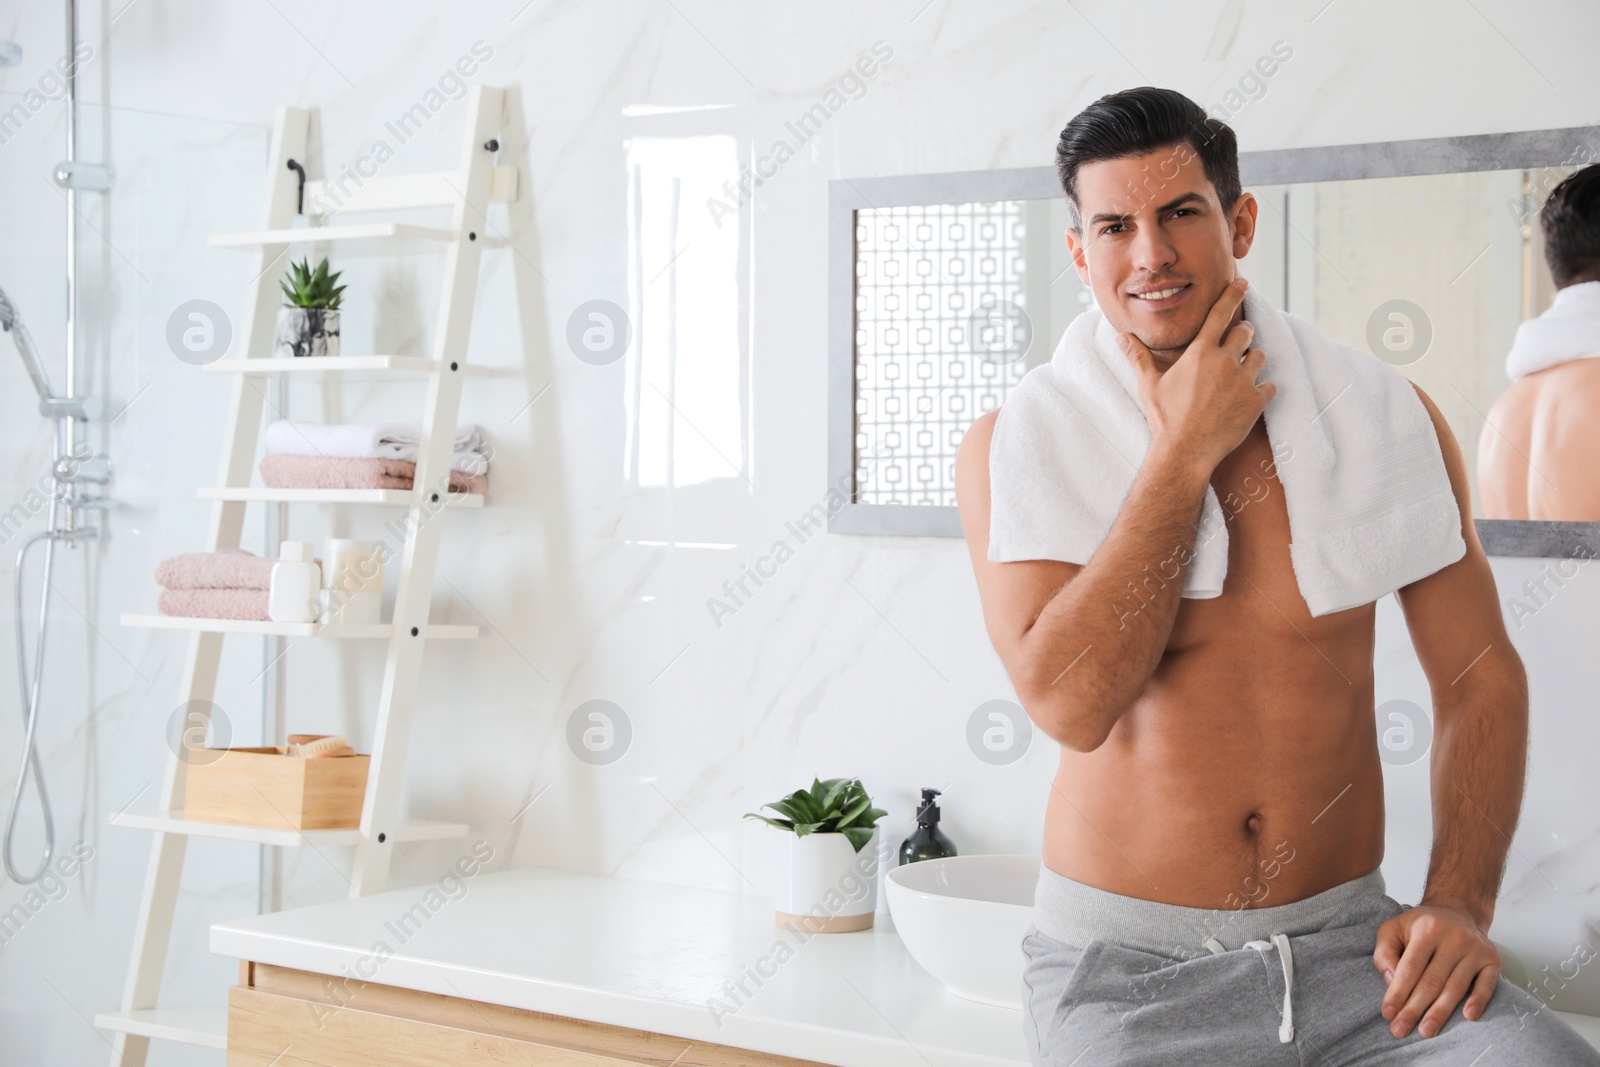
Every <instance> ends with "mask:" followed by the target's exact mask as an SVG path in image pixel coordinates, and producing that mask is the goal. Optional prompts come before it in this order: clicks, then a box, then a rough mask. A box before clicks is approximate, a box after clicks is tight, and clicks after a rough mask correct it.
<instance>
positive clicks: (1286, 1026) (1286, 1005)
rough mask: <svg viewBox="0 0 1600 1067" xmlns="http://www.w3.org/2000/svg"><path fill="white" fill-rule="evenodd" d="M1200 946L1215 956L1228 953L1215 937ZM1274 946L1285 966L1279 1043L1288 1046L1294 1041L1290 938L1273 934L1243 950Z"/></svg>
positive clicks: (1246, 943) (1207, 939)
mask: <svg viewBox="0 0 1600 1067" xmlns="http://www.w3.org/2000/svg"><path fill="white" fill-rule="evenodd" d="M1200 944H1201V945H1202V946H1203V947H1204V948H1205V950H1206V951H1207V952H1210V953H1211V954H1212V955H1213V956H1220V955H1222V954H1223V953H1224V952H1226V951H1228V950H1227V949H1225V948H1223V947H1222V942H1220V941H1218V940H1217V939H1216V938H1214V937H1208V938H1206V939H1205V940H1204V941H1202V942H1200ZM1273 945H1277V946H1278V962H1279V963H1281V964H1283V1023H1282V1024H1281V1025H1280V1026H1279V1027H1278V1043H1279V1044H1281V1045H1287V1044H1288V1043H1289V1042H1291V1041H1293V1040H1294V1001H1293V1000H1292V999H1291V997H1292V994H1293V993H1294V954H1293V953H1292V952H1290V951H1289V938H1288V935H1286V934H1273V935H1272V941H1271V942H1270V943H1269V942H1266V941H1246V942H1245V943H1244V945H1243V946H1242V947H1243V948H1253V949H1255V950H1256V951H1257V952H1265V951H1267V950H1268V949H1270V948H1271V947H1272V946H1273Z"/></svg>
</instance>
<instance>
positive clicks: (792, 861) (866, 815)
mask: <svg viewBox="0 0 1600 1067" xmlns="http://www.w3.org/2000/svg"><path fill="white" fill-rule="evenodd" d="M761 806H762V807H764V808H771V809H772V810H773V811H775V812H777V813H778V816H779V817H778V818H769V817H768V816H766V815H762V814H760V813H759V812H754V811H751V812H746V813H745V818H747V819H760V820H761V821H762V822H764V823H766V824H767V825H768V826H773V827H776V828H777V829H779V830H784V831H787V832H786V833H784V834H783V835H782V836H781V837H780V838H779V839H777V847H776V851H775V856H774V863H773V868H774V870H773V894H772V896H773V908H774V911H775V912H776V913H777V923H778V925H779V926H781V927H784V928H785V929H790V930H804V931H808V932H810V933H845V932H847V931H850V930H865V929H866V928H867V927H869V926H871V925H872V915H873V912H874V911H876V910H877V907H878V827H877V825H876V824H877V821H878V820H879V819H881V818H883V817H884V816H885V815H887V814H888V812H886V811H884V810H883V809H882V808H875V807H873V806H872V798H871V797H869V796H868V795H867V791H866V789H865V787H863V786H862V784H861V779H859V778H829V779H828V780H827V781H823V780H822V779H820V778H817V779H813V780H812V783H811V788H810V789H809V790H806V789H797V790H795V791H794V792H793V793H790V794H789V795H788V796H786V797H784V798H783V799H782V800H775V801H773V802H771V803H770V804H763V805H761Z"/></svg>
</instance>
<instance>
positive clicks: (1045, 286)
mask: <svg viewBox="0 0 1600 1067" xmlns="http://www.w3.org/2000/svg"><path fill="white" fill-rule="evenodd" d="M1597 160H1600V129H1595V128H1590V127H1576V128H1572V129H1561V130H1537V131H1530V132H1523V133H1508V134H1488V135H1483V136H1475V137H1449V138H1436V139H1430V140H1416V141H1393V142H1377V143H1372V144H1360V145H1340V146H1333V147H1325V148H1305V149H1287V150H1282V151H1273V152H1253V153H1241V154H1240V157H1239V166H1240V176H1241V178H1242V180H1243V182H1244V185H1245V188H1246V189H1248V190H1249V191H1250V192H1252V193H1254V194H1255V196H1256V198H1257V200H1258V201H1259V202H1260V212H1259V215H1258V220H1257V234H1256V240H1255V243H1254V245H1253V246H1252V248H1251V251H1250V254H1249V256H1247V257H1246V258H1245V259H1244V260H1243V261H1242V262H1241V271H1242V272H1243V273H1244V274H1245V275H1246V276H1247V277H1249V278H1250V280H1251V283H1252V285H1254V286H1256V287H1258V289H1259V290H1260V291H1262V292H1263V293H1264V294H1265V295H1266V296H1267V298H1268V299H1269V300H1271V301H1272V302H1273V303H1274V304H1275V305H1276V306H1278V307H1281V308H1283V309H1284V310H1286V311H1289V312H1291V313H1293V314H1295V315H1298V316H1299V317H1301V318H1303V319H1306V320H1308V321H1310V322H1312V323H1313V324H1315V325H1316V326H1317V327H1318V329H1320V330H1321V331H1322V332H1323V333H1324V334H1326V335H1327V336H1329V337H1332V338H1334V339H1336V340H1340V341H1343V342H1345V343H1347V344H1351V345H1355V346H1356V347H1359V348H1364V349H1366V350H1368V351H1371V352H1373V354H1374V355H1376V356H1378V357H1379V358H1382V359H1384V360H1386V361H1387V362H1389V363H1391V364H1392V365H1394V366H1395V367H1396V368H1397V369H1398V370H1400V371H1401V373H1403V374H1405V375H1406V376H1407V377H1409V378H1411V380H1413V381H1415V382H1416V383H1417V384H1418V385H1419V386H1421V387H1422V389H1424V390H1425V391H1426V392H1427V393H1428V395H1429V396H1430V397H1431V398H1432V399H1433V400H1434V402H1435V403H1436V404H1437V405H1438V406H1439V408H1440V410H1441V411H1442V412H1443V413H1444V415H1445V417H1446V420H1447V421H1448V422H1449V424H1450V426H1451V428H1452V430H1453V431H1454V432H1455V436H1456V439H1457V440H1458V441H1459V442H1460V445H1461V448H1462V452H1463V454H1464V455H1465V457H1466V460H1467V467H1468V472H1469V475H1470V477H1471V481H1472V498H1473V506H1474V520H1475V522H1476V524H1477V528H1478V534H1479V537H1480V538H1481V539H1482V541H1483V543H1484V547H1485V549H1486V550H1487V551H1488V553H1489V554H1490V555H1499V556H1548V557H1557V558H1566V557H1571V556H1574V555H1585V554H1587V555H1593V554H1596V553H1600V522H1566V521H1563V522H1548V521H1531V520H1524V519H1506V518H1497V517H1494V516H1493V515H1488V514H1485V512H1484V501H1485V493H1484V492H1483V488H1485V487H1484V486H1480V474H1481V475H1482V476H1483V477H1484V478H1485V479H1491V480H1493V479H1499V478H1502V477H1503V475H1502V473H1501V470H1500V468H1494V467H1491V468H1490V469H1487V470H1484V471H1481V472H1480V469H1479V463H1478V451H1479V442H1480V440H1483V439H1484V438H1485V436H1486V435H1488V436H1489V437H1491V438H1496V437H1503V436H1504V435H1503V434H1499V433H1498V431H1497V428H1496V425H1497V422H1498V420H1496V419H1491V417H1490V412H1491V409H1492V408H1493V407H1494V405H1495V402H1496V400H1497V399H1499V397H1500V395H1501V394H1502V393H1504V392H1505V390H1506V389H1507V388H1509V387H1510V385H1511V379H1510V378H1508V377H1507V373H1506V355H1507V352H1508V351H1509V349H1510V347H1511V343H1512V339H1513V336H1514V335H1515V333H1516V329H1517V326H1518V325H1519V324H1520V323H1521V322H1523V321H1525V320H1527V319H1531V318H1534V317H1535V316H1537V315H1539V314H1541V313H1542V312H1544V311H1545V310H1546V309H1547V308H1549V306H1550V303H1551V300H1552V299H1553V298H1554V295H1555V292H1556V288H1555V286H1554V284H1553V283H1552V281H1551V279H1550V274H1549V270H1548V268H1547V267H1546V266H1545V260H1544V251H1543V245H1542V240H1541V234H1540V229H1539V221H1538V213H1539V209H1540V207H1542V206H1543V204H1544V201H1545V198H1546V197H1547V196H1548V195H1549V193H1550V191H1551V190H1552V189H1553V188H1554V187H1555V186H1556V184H1557V183H1559V182H1560V181H1561V179H1562V178H1564V177H1565V176H1566V175H1568V174H1570V173H1572V172H1573V171H1574V170H1576V169H1578V168H1579V167H1582V166H1586V165H1588V164H1590V163H1593V162H1596V161H1597ZM1068 225H1069V216H1068V212H1067V206H1066V203H1065V200H1064V197H1063V195H1062V193H1061V188H1060V184H1059V182H1058V180H1057V178H1056V175H1055V171H1054V168H1052V167H1048V166H1046V167H1028V168H1019V169H1014V170H996V171H972V172H965V173H954V174H927V175H915V176H909V177H898V178H855V179H843V180H839V181H834V182H832V183H830V187H829V218H828V227H829V248H828V255H829V279H828V284H829V311H828V314H829V350H830V351H829V392H830V396H829V430H828V439H829V456H828V468H829V470H828V474H829V481H830V483H832V484H835V485H838V484H841V482H842V481H843V480H844V479H846V478H848V479H849V484H851V485H852V486H853V494H852V499H851V501H850V502H849V503H848V504H846V505H845V506H844V507H843V508H841V509H840V510H839V511H838V512H837V513H836V514H835V515H833V517H832V518H831V520H830V522H829V529H830V530H831V531H833V532H835V533H855V534H895V535H906V536H932V537H959V536H961V527H960V522H959V519H958V517H957V514H956V507H955V477H954V472H955V456H956V450H957V448H958V447H959V446H960V443H961V438H962V435H963V434H965V432H966V429H967V427H968V426H969V425H970V424H971V423H972V421H973V420H974V419H975V418H977V417H978V416H979V415H982V414H983V413H984V412H986V411H991V410H993V409H994V408H996V407H998V406H999V405H1000V404H1002V403H1004V402H1005V398H1006V394H1007V392H1008V391H1009V389H1010V388H1011V387H1012V386H1014V385H1015V384H1016V383H1017V382H1018V381H1019V380H1020V379H1021V377H1022V375H1023V374H1025V373H1027V371H1029V370H1030V369H1032V368H1033V367H1035V366H1038V365H1039V364H1041V363H1045V362H1048V361H1049V359H1050V356H1051V354H1052V353H1053V351H1054V348H1055V345H1056V343H1057V341H1058V340H1059V339H1060V337H1061V334H1062V331H1063V330H1065V328H1066V326H1067V323H1068V322H1070V321H1071V319H1072V318H1073V317H1074V316H1075V315H1077V314H1078V313H1079V312H1081V311H1083V310H1084V309H1085V308H1087V307H1088V306H1090V305H1091V303H1092V301H1093V297H1092V295H1091V294H1090V291H1089V289H1088V287H1087V286H1084V285H1083V284H1082V283H1081V282H1080V281H1079V279H1078V275H1077V272H1076V270H1075V269H1074V268H1073V265H1072V262H1071V259H1070V256H1069V255H1068V252H1067V247H1066V240H1065V237H1064V233H1065V230H1066V229H1067V227H1068ZM1597 343H1600V339H1597ZM1574 354H1575V355H1576V353H1574ZM1492 444H1493V442H1492V441H1491V445H1492ZM1597 476H1600V475H1597ZM1498 484H1499V483H1498V482H1492V484H1489V485H1488V486H1487V488H1490V489H1494V488H1496V486H1498ZM1495 495H1496V494H1494V493H1491V494H1489V497H1490V500H1491V501H1493V500H1494V498H1495ZM1500 495H1501V496H1503V495H1504V494H1500Z"/></svg>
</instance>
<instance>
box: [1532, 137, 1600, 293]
mask: <svg viewBox="0 0 1600 1067" xmlns="http://www.w3.org/2000/svg"><path fill="white" fill-rule="evenodd" d="M1539 228H1540V229H1541V230H1543V231H1544V261H1545V262H1546V263H1548V264H1549V265H1550V278H1551V280H1552V281H1554V282H1555V283H1556V288H1557V289H1565V288H1566V287H1567V286H1569V285H1571V284H1573V283H1574V282H1581V281H1600V163H1596V164H1594V165H1592V166H1588V167H1584V168H1583V169H1582V170H1580V171H1578V172H1576V173H1574V174H1569V175H1567V177H1566V178H1564V179H1563V180H1562V182H1561V184H1560V185H1558V186H1556V187H1555V189H1553V190H1552V191H1551V193H1550V199H1548V200H1546V201H1545V202H1544V207H1543V208H1541V209H1540V211H1539Z"/></svg>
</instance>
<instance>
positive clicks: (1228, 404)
mask: <svg viewBox="0 0 1600 1067" xmlns="http://www.w3.org/2000/svg"><path fill="white" fill-rule="evenodd" d="M1248 285H1249V283H1248V282H1246V281H1245V279H1244V278H1235V279H1234V280H1233V281H1232V282H1230V283H1229V284H1228V286H1227V287H1226V288H1224V289H1223V290H1222V295H1221V296H1219V297H1217V302H1216V303H1215V304H1213V305H1211V312H1210V313H1209V314H1208V315H1207V316H1206V321H1205V322H1204V323H1203V324H1202V325H1201V327H1200V332H1199V333H1198V334H1196V335H1195V339H1194V340H1193V341H1191V342H1190V343H1189V347H1188V348H1186V349H1184V351H1183V355H1181V356H1179V357H1178V358H1177V359H1176V360H1174V361H1173V364H1172V366H1170V367H1169V368H1167V370H1166V371H1164V372H1163V371H1161V370H1159V369H1158V368H1157V366H1156V360H1155V357H1154V356H1153V355H1151V354H1150V350H1149V349H1148V348H1146V347H1145V346H1144V342H1142V341H1140V340H1139V339H1138V338H1137V337H1135V336H1134V335H1133V334H1132V333H1123V334H1120V335H1119V336H1118V340H1119V342H1120V343H1121V344H1122V346H1123V351H1124V352H1125V353H1126V354H1127V357H1128V362H1130V363H1132V364H1133V369H1134V371H1135V372H1136V373H1137V374H1138V377H1139V406H1140V407H1141V408H1143V409H1144V415H1145V420H1146V421H1147V422H1148V423H1149V424H1150V449H1151V451H1152V452H1156V451H1165V452H1166V453H1168V454H1169V455H1173V456H1177V457H1181V458H1182V460H1183V461H1184V462H1185V463H1193V464H1195V465H1196V466H1199V465H1202V464H1203V465H1204V470H1203V474H1204V476H1205V477H1207V478H1209V477H1210V476H1211V472H1212V471H1214V470H1215V469H1216V467H1217V464H1219V463H1221V462H1222V460H1223V459H1224V458H1225V457H1226V456H1227V455H1228V453H1230V452H1232V451H1233V450H1234V449H1236V448H1238V447H1239V444H1240V442H1242V441H1243V440H1244V439H1245V437H1246V436H1247V435H1248V434H1249V433H1250V430H1251V428H1252V427H1253V426H1255V424H1256V420H1257V419H1259V418H1260V417H1261V412H1262V409H1263V408H1265V407H1266V406H1267V402H1268V401H1269V400H1271V399H1272V397H1273V396H1274V394H1276V392H1277V386H1275V385H1273V384H1272V383H1271V382H1262V383H1260V384H1259V385H1258V384H1256V376H1257V375H1259V374H1260V373H1261V369H1262V367H1264V366H1265V365H1266V362H1267V356H1266V353H1264V352H1262V351H1261V350H1260V349H1259V348H1251V347H1250V341H1251V340H1252V339H1253V338H1254V337H1255V327H1254V326H1252V325H1250V323H1248V322H1243V321H1241V322H1240V323H1239V324H1238V325H1236V326H1234V327H1233V328H1232V329H1231V330H1230V329H1229V328H1228V323H1229V322H1231V321H1232V320H1233V316H1234V313H1235V312H1237V311H1238V310H1239V307H1240V305H1241V304H1243V303H1244V292H1245V289H1246V288H1247V287H1248Z"/></svg>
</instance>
